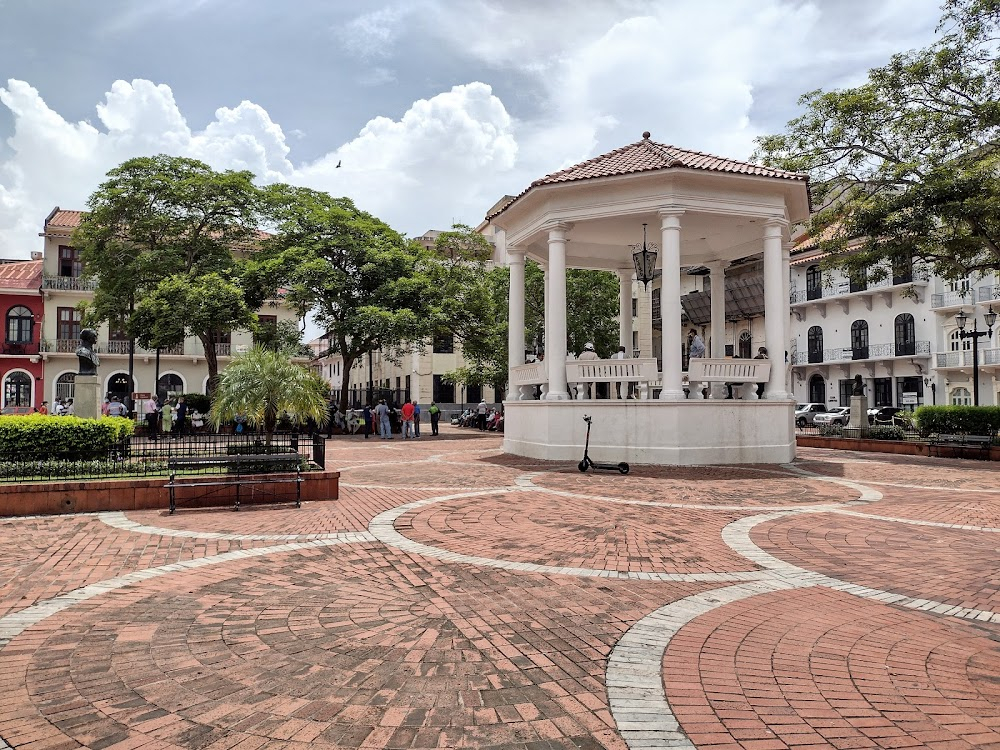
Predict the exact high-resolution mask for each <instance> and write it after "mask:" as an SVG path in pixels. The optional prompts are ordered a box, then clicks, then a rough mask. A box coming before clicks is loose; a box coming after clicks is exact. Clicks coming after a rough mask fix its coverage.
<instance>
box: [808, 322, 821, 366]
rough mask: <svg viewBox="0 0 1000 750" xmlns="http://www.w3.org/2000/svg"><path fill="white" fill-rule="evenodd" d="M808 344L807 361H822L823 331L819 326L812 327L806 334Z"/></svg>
mask: <svg viewBox="0 0 1000 750" xmlns="http://www.w3.org/2000/svg"><path fill="white" fill-rule="evenodd" d="M807 339H808V342H809V361H810V362H822V361H823V329H822V328H820V327H819V326H812V327H811V328H810V329H809V333H808V334H807Z"/></svg>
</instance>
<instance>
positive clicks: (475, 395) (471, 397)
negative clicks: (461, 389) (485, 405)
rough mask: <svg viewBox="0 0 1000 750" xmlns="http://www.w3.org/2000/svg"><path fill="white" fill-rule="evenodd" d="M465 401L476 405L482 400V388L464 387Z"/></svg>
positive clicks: (479, 386) (475, 386) (476, 386)
mask: <svg viewBox="0 0 1000 750" xmlns="http://www.w3.org/2000/svg"><path fill="white" fill-rule="evenodd" d="M465 400H466V401H468V402H469V403H475V404H478V403H479V402H480V401H482V400H483V387H482V386H481V385H470V386H468V387H466V389H465Z"/></svg>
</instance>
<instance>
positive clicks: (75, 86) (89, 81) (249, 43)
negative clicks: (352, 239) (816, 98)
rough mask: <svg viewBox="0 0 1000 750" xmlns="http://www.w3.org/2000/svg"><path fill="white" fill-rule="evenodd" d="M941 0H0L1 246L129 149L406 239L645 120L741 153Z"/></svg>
mask: <svg viewBox="0 0 1000 750" xmlns="http://www.w3.org/2000/svg"><path fill="white" fill-rule="evenodd" d="M939 4H940V0H811V1H810V0H404V1H403V2H382V1H381V0H365V1H364V2H357V1H355V2H351V1H350V0H285V1H284V2H278V0H99V1H93V0H92V1H91V2H78V1H77V0H0V257H5V258H26V257H29V255H30V253H31V251H32V250H40V249H41V247H42V245H41V240H40V238H39V237H38V232H39V231H40V230H41V228H42V224H43V221H44V219H45V216H46V215H47V214H48V212H49V211H50V210H51V209H52V208H53V207H54V206H57V205H58V206H60V207H62V208H64V209H85V208H86V200H87V197H88V196H89V195H90V194H91V193H92V192H93V191H94V190H95V189H96V188H97V186H98V185H99V184H100V182H101V181H102V179H103V177H104V175H105V174H106V172H107V171H108V170H109V169H111V168H113V167H114V166H116V165H117V164H119V163H121V162H122V161H124V160H125V159H128V158H130V157H133V156H140V155H150V154H156V153H166V154H171V155H178V156H190V157H195V158H198V159H202V160H203V161H205V162H207V163H209V164H210V165H212V166H213V167H214V168H216V169H249V170H251V171H253V172H254V173H255V174H256V175H257V176H258V180H259V181H260V182H261V183H265V182H288V183H292V184H296V185H304V186H308V187H311V188H315V189H319V190H326V191H328V192H330V193H331V194H334V195H347V196H349V197H351V198H353V199H354V200H355V201H356V203H357V204H358V206H359V207H360V208H362V209H364V210H367V211H370V212H371V213H373V214H375V215H376V216H378V217H379V218H381V219H383V220H385V221H386V222H388V223H389V224H390V225H391V226H393V227H394V228H395V229H397V230H399V231H401V232H403V233H405V234H407V235H409V236H419V235H421V234H423V233H424V231H426V230H428V229H446V228H448V227H450V226H451V225H452V224H453V223H456V222H461V223H465V224H471V225H473V226H474V225H476V224H478V223H479V222H480V221H482V219H483V217H484V216H485V214H486V212H487V210H488V209H489V207H490V206H492V205H493V204H494V203H495V202H496V201H497V200H499V199H500V198H501V197H502V196H503V195H505V194H516V193H519V192H521V191H522V190H523V189H524V188H525V187H527V185H528V184H530V183H531V181H533V180H535V179H537V178H539V177H541V176H543V175H545V174H548V173H550V172H554V171H556V170H559V169H562V168H564V167H567V166H569V165H571V164H575V163H577V162H579V161H583V160H585V159H587V158H590V157H592V156H595V155H597V154H601V153H605V152H607V151H610V150H612V149H614V148H617V147H619V146H623V145H626V144H629V143H633V142H635V141H638V140H639V139H640V138H641V137H642V132H643V131H645V130H649V131H650V132H651V133H652V138H653V140H655V141H658V142H661V143H668V144H672V145H675V146H680V147H683V148H689V149H693V150H697V151H706V152H709V153H714V154H717V155H721V156H727V157H731V158H736V159H747V158H749V156H750V155H751V153H752V152H753V143H754V138H755V137H757V136H760V135H763V134H767V133H773V132H779V131H781V130H782V128H783V126H784V124H785V123H786V122H787V121H788V120H789V119H791V118H793V117H794V116H796V114H797V113H798V111H799V109H798V105H797V100H798V98H799V96H801V95H802V94H803V93H805V92H807V91H810V90H813V89H817V88H823V89H833V88H840V87H845V86H852V85H856V84H858V83H861V82H862V81H863V80H864V78H865V76H866V73H867V71H868V69H869V68H872V67H875V66H878V65H881V64H883V63H885V62H886V61H887V60H888V58H889V57H890V55H891V54H893V53H895V52H901V51H905V50H909V49H914V48H918V47H922V46H925V45H926V44H928V43H929V42H930V41H931V40H932V39H933V38H934V29H935V26H936V24H937V20H938V18H939V16H940V10H939ZM338 164H339V165H340V167H338V166H337V165H338Z"/></svg>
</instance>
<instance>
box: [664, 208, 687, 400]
mask: <svg viewBox="0 0 1000 750" xmlns="http://www.w3.org/2000/svg"><path fill="white" fill-rule="evenodd" d="M683 213H684V212H683V211H678V210H664V211H660V219H661V224H660V231H661V233H662V240H663V242H662V244H661V247H662V248H663V249H662V251H661V253H660V270H661V272H662V275H661V277H660V319H661V320H662V321H663V331H662V335H663V338H662V341H663V378H662V386H663V387H662V390H661V391H660V398H661V399H662V400H664V401H683V400H684V386H683V384H682V383H681V378H682V377H683V376H682V372H681V335H682V334H681V219H680V217H681V215H682V214H683Z"/></svg>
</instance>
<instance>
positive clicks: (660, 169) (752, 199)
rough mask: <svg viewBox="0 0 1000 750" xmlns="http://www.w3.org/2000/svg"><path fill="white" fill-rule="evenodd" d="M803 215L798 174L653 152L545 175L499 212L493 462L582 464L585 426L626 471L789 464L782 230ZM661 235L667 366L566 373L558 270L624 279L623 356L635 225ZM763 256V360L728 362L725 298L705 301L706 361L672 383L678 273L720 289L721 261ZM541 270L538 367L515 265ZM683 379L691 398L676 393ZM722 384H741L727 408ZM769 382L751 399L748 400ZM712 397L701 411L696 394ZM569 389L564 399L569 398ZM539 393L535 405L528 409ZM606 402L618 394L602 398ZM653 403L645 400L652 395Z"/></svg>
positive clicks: (649, 145) (575, 364)
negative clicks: (506, 269) (628, 388)
mask: <svg viewBox="0 0 1000 750" xmlns="http://www.w3.org/2000/svg"><path fill="white" fill-rule="evenodd" d="M808 215H809V195H808V181H807V178H806V176H805V175H802V174H796V173H792V172H783V171H781V170H776V169H769V168H766V167H761V166H758V165H754V164H747V163H744V162H738V161H733V160H731V159H724V158H720V157H716V156H711V155H708V154H702V153H697V152H694V151H686V150H684V149H679V148H675V147H673V146H666V145H663V144H660V143H656V142H654V141H652V140H650V137H649V133H643V138H642V140H641V141H638V142H637V143H633V144H631V145H628V146H624V147H623V148H619V149H616V150H614V151H611V152H610V153H607V154H604V155H602V156H598V157H595V158H593V159H590V160H589V161H585V162H583V163H581V164H577V165H576V166H573V167H570V168H568V169H564V170H562V171H560V172H556V173H554V174H551V175H548V176H546V177H543V178H541V179H539V180H536V181H535V182H533V183H532V184H531V185H530V186H529V187H528V189H527V190H525V191H524V192H523V193H521V194H520V195H518V196H517V197H516V198H514V199H513V200H511V201H509V202H507V203H506V204H504V205H503V206H502V207H500V208H499V209H498V210H496V211H495V212H494V213H493V214H492V215H491V216H489V217H488V218H489V220H490V221H491V222H492V223H493V224H495V225H496V226H497V227H498V229H499V230H502V232H503V242H504V244H505V247H506V252H507V260H508V264H509V266H510V340H509V352H510V387H509V389H508V399H507V401H506V402H505V403H504V408H505V418H504V450H505V451H507V452H508V453H514V454H517V455H522V456H530V457H534V458H544V459H554V460H568V459H579V458H580V457H581V455H582V453H583V450H582V449H583V442H584V436H585V432H586V424H585V423H584V421H583V416H584V415H585V414H589V415H592V416H593V419H594V427H593V432H592V434H591V438H590V445H591V451H592V453H593V455H594V456H595V457H596V458H597V459H598V460H600V461H607V462H618V461H628V462H630V463H637V464H681V465H690V464H708V463H727V464H742V463H781V462H786V461H790V460H791V459H792V458H793V457H794V455H795V433H794V426H793V421H792V420H793V411H794V403H795V402H794V401H793V398H792V395H791V394H790V392H789V390H790V389H789V387H788V381H787V373H788V368H787V366H786V364H785V360H786V355H785V352H786V349H787V346H788V344H787V342H788V318H789V308H788V303H789V297H788V278H789V274H788V239H789V227H790V226H791V225H794V224H796V223H799V222H802V221H804V220H805V219H807V218H808ZM643 223H647V224H648V225H649V226H650V227H651V228H653V230H654V231H653V235H654V236H653V237H652V238H651V239H653V240H655V239H656V237H655V227H657V226H658V227H660V231H661V233H662V234H661V238H660V239H661V242H660V250H659V258H658V261H657V266H658V268H659V270H660V271H661V272H662V279H661V282H662V286H661V318H662V325H663V330H662V345H663V362H662V372H661V371H659V368H658V365H657V361H656V360H655V359H626V360H584V361H580V360H567V351H566V269H567V268H590V269H603V270H608V271H614V272H616V273H618V275H619V278H620V280H621V314H620V326H621V332H620V333H621V343H622V345H623V346H625V347H626V351H627V352H630V353H631V351H632V330H631V327H632V312H631V300H632V280H633V277H634V273H635V272H634V270H633V268H634V266H633V258H632V252H633V251H632V248H631V247H630V245H633V244H635V243H636V242H637V241H639V240H640V239H641V236H642V225H643ZM760 253H763V266H764V297H765V299H764V315H765V323H764V326H765V331H764V334H765V341H766V345H767V349H768V352H769V353H770V357H771V359H770V360H746V359H735V360H734V359H726V358H725V299H724V295H723V294H714V293H713V294H712V308H711V311H712V320H711V332H710V337H709V339H710V342H711V351H710V352H709V355H710V356H709V357H708V358H705V359H700V360H698V359H694V360H691V367H690V371H689V372H688V373H687V374H686V376H687V377H686V376H685V373H684V372H682V351H683V350H682V336H683V331H682V328H681V288H680V274H681V273H682V271H683V270H685V269H687V268H691V267H694V266H704V267H707V268H708V269H709V272H710V274H711V289H712V290H713V292H714V291H715V290H723V289H725V269H726V267H727V266H728V265H729V263H730V262H731V261H734V260H736V259H739V258H746V257H747V256H752V255H755V254H760ZM525 258H531V259H532V260H535V261H537V262H539V263H540V264H541V265H542V267H543V268H544V271H545V285H546V286H545V341H546V349H545V359H544V361H540V362H532V363H528V364H526V363H525V361H524V351H525V341H524V297H525V293H524V261H525ZM685 380H688V381H689V386H690V387H689V391H690V396H691V397H688V394H687V393H686V391H685V387H684V385H685ZM601 381H610V382H612V383H614V382H619V383H621V382H631V383H634V384H637V387H636V388H635V390H636V392H637V393H638V395H639V397H638V398H636V399H624V400H622V399H616V398H611V399H604V400H593V399H590V397H589V386H590V384H592V383H595V382H601ZM724 382H730V383H732V382H736V383H747V384H748V387H744V388H743V389H742V391H743V398H742V399H723V398H722V395H724V392H725V389H724V388H723V387H722V384H723V383H724ZM756 382H764V383H765V384H766V385H765V391H764V397H763V399H762V400H757V398H756V388H755V387H749V386H750V385H752V384H754V383H756ZM699 384H706V385H707V387H709V388H711V389H712V390H711V395H710V397H709V398H707V399H703V398H701V391H702V386H701V385H699ZM574 385H575V387H572V386H574ZM538 387H541V388H542V391H543V396H542V399H541V400H538V399H535V398H534V395H533V394H534V393H535V391H536V389H537V388H538ZM610 391H611V395H612V397H613V396H615V395H616V394H615V392H616V388H615V387H614V386H612V387H611V388H610ZM657 393H658V395H657V397H656V398H654V397H653V395H654V394H657Z"/></svg>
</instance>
